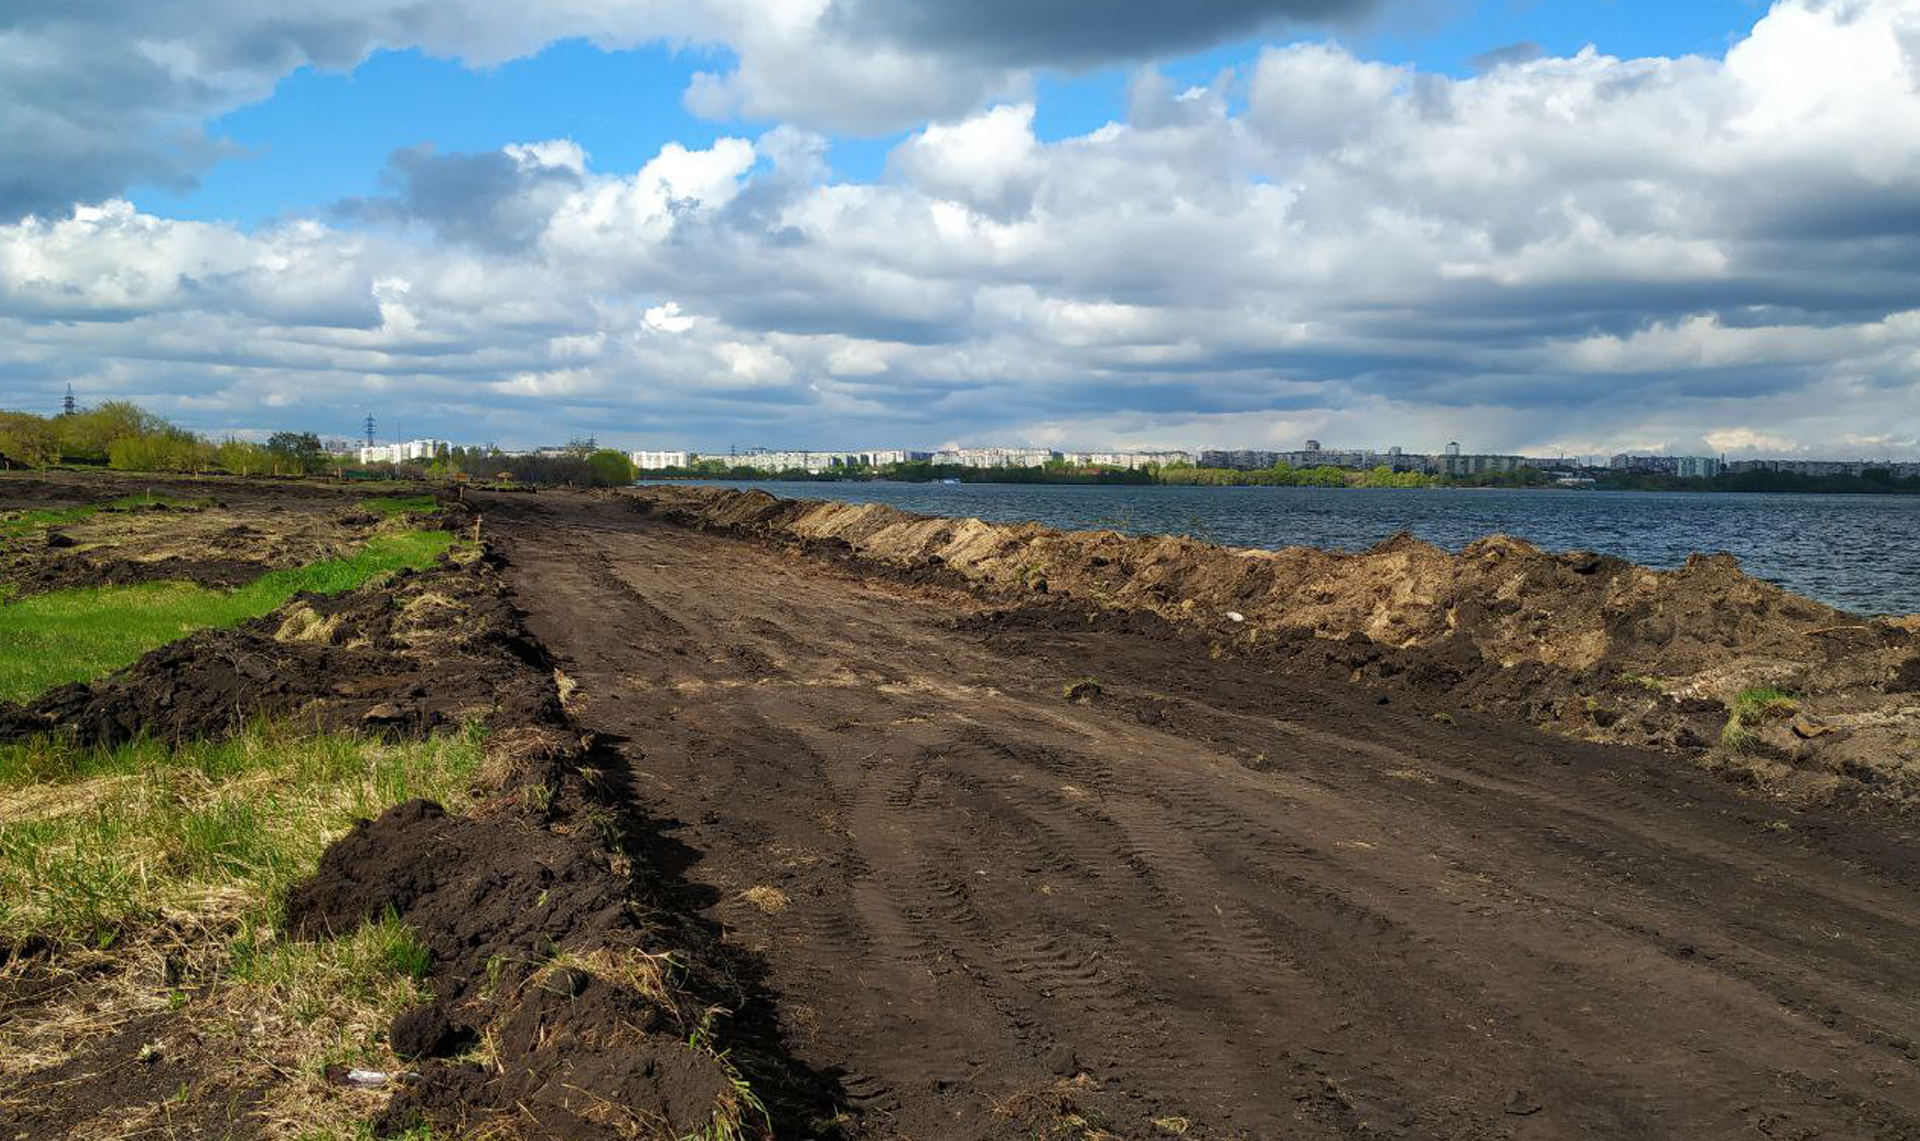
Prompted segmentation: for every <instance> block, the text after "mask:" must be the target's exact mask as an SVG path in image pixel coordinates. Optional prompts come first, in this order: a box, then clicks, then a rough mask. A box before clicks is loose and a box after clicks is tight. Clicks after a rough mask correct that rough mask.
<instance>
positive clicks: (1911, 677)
mask: <svg viewBox="0 0 1920 1141" xmlns="http://www.w3.org/2000/svg"><path fill="white" fill-rule="evenodd" d="M1883 688H1884V689H1885V690H1886V691H1887V692H1888V693H1920V654H1916V655H1914V656H1913V657H1911V658H1908V659H1907V660H1906V661H1904V662H1902V663H1901V664H1900V665H1899V666H1898V667H1896V668H1895V669H1894V671H1893V676H1892V677H1891V678H1889V679H1887V684H1886V685H1885V686H1884V687H1883Z"/></svg>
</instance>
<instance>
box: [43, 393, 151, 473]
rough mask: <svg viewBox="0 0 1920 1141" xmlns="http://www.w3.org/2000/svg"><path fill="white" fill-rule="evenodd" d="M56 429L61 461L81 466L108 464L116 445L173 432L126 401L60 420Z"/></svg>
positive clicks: (111, 402) (111, 401) (115, 402)
mask: <svg viewBox="0 0 1920 1141" xmlns="http://www.w3.org/2000/svg"><path fill="white" fill-rule="evenodd" d="M56 425H57V427H58V429H59V432H60V455H61V458H63V459H66V460H71V461H73V462H75V463H84V464H103V463H106V462H108V460H109V458H110V452H111V450H112V448H113V445H114V443H115V441H118V440H124V439H128V438H131V437H138V436H150V435H157V434H160V433H164V432H167V431H170V430H172V425H170V424H168V423H167V422H166V421H165V420H163V419H161V418H160V417H158V416H156V415H154V414H153V413H151V412H149V411H147V410H146V409H144V408H142V407H140V406H139V405H137V404H133V403H131V402H129V401H125V400H109V401H108V402H106V403H105V404H102V405H100V406H99V407H98V408H89V409H87V410H86V411H85V412H76V413H74V414H73V415H71V416H62V417H60V418H59V420H58V421H56Z"/></svg>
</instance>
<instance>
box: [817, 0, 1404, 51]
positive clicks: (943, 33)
mask: <svg viewBox="0 0 1920 1141" xmlns="http://www.w3.org/2000/svg"><path fill="white" fill-rule="evenodd" d="M1378 6H1379V0H1211V2H1208V0H1199V2H1189V3H1168V2H1167V0H835V2H834V5H833V8H832V9H831V11H830V12H829V15H828V26H829V27H832V28H834V29H836V30H839V31H842V32H843V33H845V34H847V35H849V36H852V37H855V38H874V39H882V40H888V41H892V42H895V43H900V44H903V45H906V46H910V47H914V48H918V49H922V50H928V51H935V52H939V53H942V54H947V53H952V54H956V55H971V56H973V57H975V58H979V59H984V60H990V61H992V62H995V63H1000V64H1010V65H1013V66H1020V67H1025V66H1043V65H1046V64H1064V65H1085V64H1094V63H1103V62H1108V61H1112V60H1126V59H1140V58H1146V57H1151V56H1164V55H1169V54H1172V53H1175V52H1180V51H1187V50H1192V49H1196V48H1202V47H1207V46H1209V45H1212V44H1216V43H1219V42H1221V41H1223V40H1228V39H1233V38H1235V37H1239V36H1247V35H1252V34H1254V33H1256V32H1261V31H1266V30H1268V29H1271V28H1274V27H1278V26H1282V25H1289V24H1294V25H1297V24H1306V23H1312V24H1324V23H1329V22H1344V21H1349V20H1353V19H1355V18H1358V17H1360V16H1363V15H1366V14H1368V13H1370V12H1372V11H1373V10H1374V9H1375V8H1377V7H1378Z"/></svg>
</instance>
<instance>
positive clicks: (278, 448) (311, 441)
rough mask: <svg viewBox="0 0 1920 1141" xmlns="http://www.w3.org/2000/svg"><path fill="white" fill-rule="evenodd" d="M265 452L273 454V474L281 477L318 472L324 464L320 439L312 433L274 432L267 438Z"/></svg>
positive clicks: (324, 452)
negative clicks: (275, 473)
mask: <svg viewBox="0 0 1920 1141" xmlns="http://www.w3.org/2000/svg"><path fill="white" fill-rule="evenodd" d="M267 451H269V452H272V453H273V456H274V459H275V461H276V462H275V463H274V470H275V472H277V473H279V474H282V475H298V474H301V473H304V472H311V471H319V470H320V468H321V467H322V466H324V465H325V463H326V451H325V449H323V448H322V447H321V446H320V437H318V436H316V435H314V434H313V433H312V432H275V433H274V434H273V435H271V436H268V437H267Z"/></svg>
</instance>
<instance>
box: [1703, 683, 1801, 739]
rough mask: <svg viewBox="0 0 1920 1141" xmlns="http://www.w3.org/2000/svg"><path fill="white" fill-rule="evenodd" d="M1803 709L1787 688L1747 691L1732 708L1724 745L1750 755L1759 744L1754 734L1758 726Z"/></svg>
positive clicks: (1759, 687) (1764, 686) (1724, 734)
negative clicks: (1770, 719) (1768, 720)
mask: <svg viewBox="0 0 1920 1141" xmlns="http://www.w3.org/2000/svg"><path fill="white" fill-rule="evenodd" d="M1799 709H1800V703H1799V702H1798V701H1797V700H1795V699H1794V696H1793V695H1792V694H1790V693H1788V692H1787V691H1785V690H1783V689H1776V688H1774V687H1773V686H1770V685H1760V686H1754V687H1752V688H1751V689H1743V690H1741V691H1740V693H1739V694H1738V695H1736V696H1735V697H1734V699H1733V704H1732V705H1731V706H1730V707H1729V708H1728V712H1727V723H1726V726H1725V727H1724V728H1722V729H1721V730H1720V744H1721V746H1722V747H1724V748H1726V749H1728V750H1730V751H1732V752H1735V753H1745V752H1749V751H1751V750H1752V749H1753V748H1754V746H1755V745H1756V744H1757V743H1758V741H1759V738H1758V737H1757V736H1755V734H1754V732H1753V730H1754V728H1755V727H1756V726H1758V725H1760V724H1761V723H1762V722H1764V721H1766V720H1767V719H1769V718H1772V717H1791V716H1792V715H1793V714H1794V713H1796V712H1798V711H1799Z"/></svg>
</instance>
